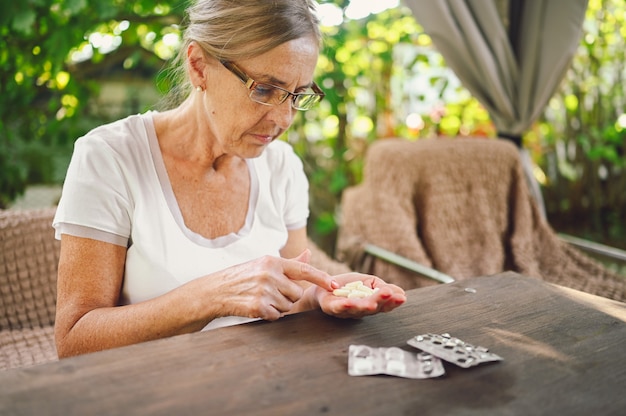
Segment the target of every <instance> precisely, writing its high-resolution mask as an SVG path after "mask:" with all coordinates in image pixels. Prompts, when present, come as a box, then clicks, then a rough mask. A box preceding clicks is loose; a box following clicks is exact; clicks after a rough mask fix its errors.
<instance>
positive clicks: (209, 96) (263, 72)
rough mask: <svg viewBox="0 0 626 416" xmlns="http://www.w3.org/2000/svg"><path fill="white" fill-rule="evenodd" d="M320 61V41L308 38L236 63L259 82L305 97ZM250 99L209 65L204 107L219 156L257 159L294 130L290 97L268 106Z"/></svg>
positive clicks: (224, 73)
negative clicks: (302, 93) (284, 134)
mask: <svg viewBox="0 0 626 416" xmlns="http://www.w3.org/2000/svg"><path fill="white" fill-rule="evenodd" d="M318 55H319V49H318V45H317V41H316V40H315V39H314V38H312V37H311V38H309V37H306V38H300V39H295V40H292V41H289V42H287V43H284V44H282V45H280V46H278V47H276V48H274V49H272V50H270V51H269V52H266V53H264V54H263V55H259V56H257V57H255V58H251V59H245V60H240V61H236V62H233V63H234V64H235V65H236V66H237V67H238V68H239V69H240V70H241V71H243V72H244V73H245V74H246V75H247V76H248V77H249V78H251V79H253V80H254V81H256V82H260V83H266V84H272V85H275V86H278V87H281V88H284V89H286V90H288V91H291V92H303V91H305V90H306V89H307V88H308V87H310V86H311V84H312V83H313V72H314V70H315V66H316V64H317V59H318ZM249 94H250V91H249V90H248V89H247V88H246V86H245V85H244V84H243V82H242V81H241V80H240V79H239V78H238V77H237V76H236V75H235V74H233V73H232V72H231V71H229V70H228V69H227V68H226V67H224V66H223V65H222V64H221V63H219V62H215V64H214V65H210V71H207V73H206V91H205V92H204V94H202V96H203V97H202V100H201V102H202V105H203V112H204V113H205V114H204V115H203V116H205V120H207V128H208V129H209V134H210V136H211V137H212V139H213V142H214V143H213V145H214V146H218V147H219V149H215V150H216V151H219V152H223V153H228V154H234V155H237V156H239V157H243V158H253V157H257V156H259V155H260V154H261V153H262V152H263V150H264V149H265V147H266V146H267V145H268V144H269V143H271V142H272V141H273V140H274V139H276V138H277V137H278V136H280V135H281V134H282V133H283V132H284V131H285V130H286V129H287V128H288V127H289V126H290V125H291V123H292V121H293V118H294V116H295V114H296V112H297V111H298V110H295V109H293V108H292V107H291V103H292V100H291V99H290V98H291V97H290V98H288V99H287V100H285V101H284V102H283V103H282V104H279V105H276V106H268V105H263V104H259V103H257V102H254V101H252V100H251V99H250V98H249Z"/></svg>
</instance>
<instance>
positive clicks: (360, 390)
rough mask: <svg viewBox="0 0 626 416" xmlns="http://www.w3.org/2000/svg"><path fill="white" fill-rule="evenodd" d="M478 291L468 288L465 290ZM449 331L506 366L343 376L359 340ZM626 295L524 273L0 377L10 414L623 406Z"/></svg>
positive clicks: (468, 411)
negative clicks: (369, 310)
mask: <svg viewBox="0 0 626 416" xmlns="http://www.w3.org/2000/svg"><path fill="white" fill-rule="evenodd" d="M468 288H469V289H468ZM429 332H430V333H444V332H447V333H450V334H451V335H452V336H454V337H458V338H460V339H462V340H463V341H466V342H469V343H472V344H475V345H482V346H485V347H488V348H490V350H491V351H492V352H494V353H496V354H498V355H501V356H502V357H503V358H504V361H501V362H498V363H493V364H484V365H481V366H478V367H473V368H470V369H462V368H460V367H455V366H453V365H451V364H446V365H445V367H446V375H445V376H444V377H441V378H437V379H424V380H412V379H405V378H398V377H392V376H384V375H383V376H363V377H351V376H349V375H348V374H347V362H348V357H347V351H348V347H349V345H350V344H365V345H369V346H372V347H391V346H397V347H401V348H403V349H406V350H409V351H414V349H413V348H412V347H410V346H408V345H407V344H406V341H407V340H408V339H409V338H411V337H413V336H415V335H418V334H424V333H429ZM625 363H626V304H623V303H619V302H614V301H610V300H607V299H604V298H598V297H595V296H591V295H587V294H583V293H581V292H576V291H573V290H569V289H565V288H561V287H556V286H553V285H550V284H546V283H544V282H542V281H538V280H535V279H529V278H525V277H522V276H519V275H517V274H514V273H504V274H500V275H496V276H490V277H480V278H475V279H470V280H465V281H461V282H457V283H453V284H446V285H440V286H434V287H428V288H424V289H417V290H412V291H409V292H408V302H407V304H405V305H403V306H402V307H400V308H399V309H397V310H395V311H393V312H391V313H389V314H380V315H376V316H371V317H368V318H365V319H362V320H358V321H356V320H341V319H335V318H331V317H328V316H326V315H324V314H323V313H321V312H319V311H313V312H307V313H302V314H298V315H294V316H289V317H286V318H283V319H281V320H279V321H276V322H255V323H251V324H246V325H240V326H236V327H228V328H223V329H218V330H214V331H209V332H204V333H195V334H190V335H183V336H178V337H173V338H168V339H163V340H159V341H154V342H148V343H144V344H138V345H133V346H130V347H125V348H119V349H115V350H110V351H103V352H99V353H95V354H88V355H84V356H80V357H75V358H71V359H65V360H61V361H59V362H56V363H51V364H46V365H41V366H37V367H31V368H25V369H14V370H9V371H5V372H0V414H1V415H5V416H8V415H30V414H33V415H46V414H54V415H91V416H93V415H117V414H123V415H130V414H132V415H152V414H158V415H207V414H228V415H272V416H277V415H316V414H333V415H390V416H391V415H402V414H407V415H439V414H443V415H451V414H454V415H456V414H462V415H488V414H497V415H508V414H510V415H540V414H545V415H611V414H615V415H617V414H626V364H625Z"/></svg>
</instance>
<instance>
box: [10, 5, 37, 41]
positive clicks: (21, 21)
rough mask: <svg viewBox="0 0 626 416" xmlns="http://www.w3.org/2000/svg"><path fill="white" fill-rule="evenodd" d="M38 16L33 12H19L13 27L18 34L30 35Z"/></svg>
mask: <svg viewBox="0 0 626 416" xmlns="http://www.w3.org/2000/svg"><path fill="white" fill-rule="evenodd" d="M36 18H37V15H36V14H35V12H34V11H33V10H22V11H20V12H17V13H16V14H15V16H14V17H13V23H12V24H11V27H12V28H13V30H15V31H16V32H20V33H22V34H24V35H27V36H28V35H30V34H32V32H33V26H34V24H35V19H36Z"/></svg>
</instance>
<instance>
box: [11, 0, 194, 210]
mask: <svg viewBox="0 0 626 416" xmlns="http://www.w3.org/2000/svg"><path fill="white" fill-rule="evenodd" d="M5 3H6V4H5ZM166 3H167V4H166ZM182 3H183V1H169V2H161V1H156V0H143V1H135V2H120V1H117V0H103V1H98V2H91V3H90V4H88V2H87V1H86V0H24V1H10V2H9V1H4V2H3V4H2V13H1V14H0V172H1V173H2V185H1V187H0V208H1V207H4V206H6V205H7V204H8V203H9V202H10V201H11V200H12V199H14V198H15V197H16V196H18V195H19V194H20V193H22V192H23V190H24V188H25V186H26V185H27V184H28V183H33V182H35V183H49V182H58V181H59V171H63V169H64V167H66V166H67V157H64V156H57V155H62V154H67V153H69V152H71V149H72V145H73V142H74V140H75V139H76V138H77V137H79V136H80V135H81V134H83V133H84V132H86V131H87V130H89V129H90V128H92V127H94V126H95V125H96V124H98V123H100V122H101V121H102V120H94V119H93V118H92V117H91V116H90V112H89V106H88V104H89V101H90V98H91V97H93V96H95V94H96V93H97V90H98V85H97V84H95V83H93V82H91V78H92V77H93V75H94V72H93V67H94V66H95V67H96V68H97V67H98V65H100V68H99V70H100V71H106V70H110V69H111V65H109V66H106V67H105V66H103V65H102V64H103V63H105V62H106V61H107V58H108V57H110V56H111V54H107V53H106V52H108V51H107V50H105V47H106V45H103V46H102V48H100V49H98V48H95V47H93V45H92V43H93V42H92V43H91V44H90V42H89V36H90V35H91V34H94V33H102V34H104V35H105V36H106V39H107V40H109V41H113V42H118V43H119V46H118V48H117V51H119V53H120V54H121V55H123V56H122V58H123V59H125V60H126V61H127V62H124V69H126V70H132V69H133V68H134V67H135V66H137V64H138V57H139V56H140V55H137V53H136V52H137V51H138V50H139V51H140V50H145V51H148V52H149V53H150V54H152V55H154V54H155V52H158V47H159V45H160V44H159V41H160V40H161V39H162V36H163V35H164V34H165V33H166V31H167V29H168V27H171V25H173V24H174V23H177V22H179V21H180V15H179V16H176V15H175V11H180V10H181V7H180V6H181V4H182ZM126 19H132V21H133V25H132V26H131V27H130V28H129V30H126V31H120V29H119V27H120V23H121V22H123V21H125V20H126ZM150 33H154V36H150V35H149V34H150ZM89 48H93V54H92V56H91V57H89V56H88V59H87V61H85V62H80V63H78V62H73V61H72V60H71V57H72V56H73V54H76V53H77V52H80V51H81V50H82V51H85V50H86V49H89ZM155 59H156V60H157V61H160V62H159V63H157V65H159V66H160V65H162V60H161V59H160V58H159V57H158V56H156V55H155ZM60 177H61V178H62V177H63V175H61V176H60Z"/></svg>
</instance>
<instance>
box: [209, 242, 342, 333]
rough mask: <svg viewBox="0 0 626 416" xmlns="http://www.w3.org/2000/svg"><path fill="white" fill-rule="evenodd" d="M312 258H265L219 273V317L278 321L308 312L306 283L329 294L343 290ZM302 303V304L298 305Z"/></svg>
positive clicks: (212, 277) (217, 315)
mask: <svg viewBox="0 0 626 416" xmlns="http://www.w3.org/2000/svg"><path fill="white" fill-rule="evenodd" d="M309 257H310V252H309V251H308V250H306V251H304V252H303V253H301V254H300V255H299V256H297V257H295V258H293V259H284V258H280V257H274V256H263V257H260V258H258V259H254V260H251V261H248V262H246V263H242V264H240V265H236V266H233V267H230V268H228V269H225V270H223V271H222V272H220V273H218V274H219V276H220V278H219V281H218V282H215V283H217V284H218V287H219V289H217V291H218V293H215V296H212V297H213V298H214V300H213V301H214V302H215V301H217V305H219V309H218V310H216V311H215V317H222V316H229V315H234V316H244V317H249V318H261V319H265V320H268V321H274V320H276V319H278V318H280V317H281V316H283V315H284V314H286V313H289V312H296V311H300V310H304V309H308V305H305V304H304V303H307V302H308V300H302V297H303V294H304V293H305V287H304V286H307V285H308V284H307V283H306V282H308V283H312V284H314V285H316V286H319V287H320V288H321V289H323V290H327V291H329V292H332V291H333V290H334V289H336V288H337V287H339V284H338V283H337V282H335V281H334V280H333V278H332V277H331V276H330V275H329V274H328V273H326V272H323V271H321V270H318V269H316V268H315V267H313V266H311V265H310V264H308V260H309ZM215 277H216V276H215V275H210V276H207V277H206V279H211V280H213V279H215ZM303 283H304V284H303ZM301 300H302V302H301V303H302V304H299V305H295V304H297V303H298V302H299V301H301Z"/></svg>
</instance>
